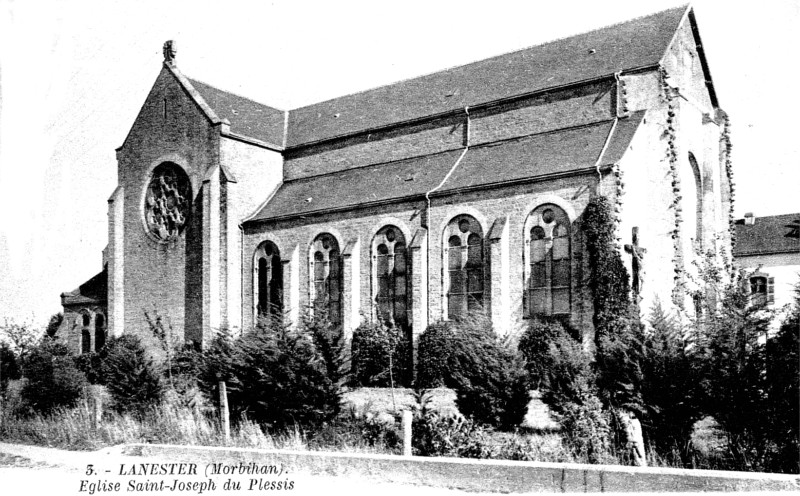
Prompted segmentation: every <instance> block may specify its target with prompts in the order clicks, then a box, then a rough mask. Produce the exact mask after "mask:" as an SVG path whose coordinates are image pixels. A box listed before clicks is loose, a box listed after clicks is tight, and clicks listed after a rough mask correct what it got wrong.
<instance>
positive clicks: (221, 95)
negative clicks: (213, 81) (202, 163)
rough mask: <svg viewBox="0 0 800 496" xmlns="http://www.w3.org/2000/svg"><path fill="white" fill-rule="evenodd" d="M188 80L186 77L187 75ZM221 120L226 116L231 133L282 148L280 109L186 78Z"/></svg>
mask: <svg viewBox="0 0 800 496" xmlns="http://www.w3.org/2000/svg"><path fill="white" fill-rule="evenodd" d="M187 79H188V78H187ZM189 82H190V83H191V84H192V86H194V89H195V90H197V92H198V93H200V95H201V96H202V97H203V100H205V101H206V103H207V104H208V106H209V107H211V108H212V109H214V112H215V113H216V114H217V116H218V117H219V118H220V119H228V121H229V122H230V123H231V127H230V130H231V132H233V133H236V134H240V135H242V136H247V137H249V138H255V139H257V140H259V141H264V142H266V143H269V144H271V145H274V146H277V147H281V146H282V145H283V134H284V127H285V126H284V121H285V118H284V114H285V112H284V111H283V110H278V109H275V108H272V107H270V106H269V105H264V104H262V103H258V102H255V101H253V100H250V99H249V98H245V97H242V96H239V95H235V94H233V93H230V92H227V91H224V90H221V89H218V88H215V87H213V86H211V85H208V84H206V83H203V82H201V81H197V80H194V79H189Z"/></svg>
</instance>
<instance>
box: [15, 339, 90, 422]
mask: <svg viewBox="0 0 800 496" xmlns="http://www.w3.org/2000/svg"><path fill="white" fill-rule="evenodd" d="M23 375H24V376H25V378H26V379H27V382H26V383H25V386H24V387H23V388H22V398H23V400H24V401H25V404H26V406H27V407H29V408H30V409H32V410H33V411H36V412H40V413H47V412H50V411H52V410H53V409H55V408H58V407H69V406H73V405H75V404H76V402H77V401H78V399H79V398H80V396H81V394H82V393H83V390H84V388H85V387H86V386H87V383H86V377H85V376H84V375H83V373H82V372H81V371H80V370H78V369H77V368H76V367H75V364H74V362H73V361H72V356H70V351H69V348H67V346H66V345H64V344H63V343H60V342H57V341H54V340H52V339H50V338H44V339H42V340H41V341H40V342H39V344H38V345H36V346H34V347H33V348H30V349H29V350H28V356H27V357H26V358H25V360H24V362H23Z"/></svg>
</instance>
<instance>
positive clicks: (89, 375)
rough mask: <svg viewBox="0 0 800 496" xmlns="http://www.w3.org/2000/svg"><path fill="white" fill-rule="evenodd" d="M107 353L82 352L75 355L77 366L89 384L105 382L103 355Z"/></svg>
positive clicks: (74, 359)
mask: <svg viewBox="0 0 800 496" xmlns="http://www.w3.org/2000/svg"><path fill="white" fill-rule="evenodd" d="M104 356H105V353H102V354H101V353H96V352H91V353H82V354H80V355H76V356H75V357H73V361H74V362H75V366H76V367H77V368H78V370H80V371H81V372H83V374H84V375H85V376H86V380H88V381H89V384H103V372H102V367H103V357H104Z"/></svg>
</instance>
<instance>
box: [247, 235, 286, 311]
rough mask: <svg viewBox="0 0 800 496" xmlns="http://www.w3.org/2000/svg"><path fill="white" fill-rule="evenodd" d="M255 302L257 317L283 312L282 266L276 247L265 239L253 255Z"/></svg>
mask: <svg viewBox="0 0 800 496" xmlns="http://www.w3.org/2000/svg"><path fill="white" fill-rule="evenodd" d="M254 299H255V304H256V315H257V317H259V318H264V317H276V316H280V315H281V313H282V312H283V267H282V265H281V257H280V252H279V251H278V247H277V246H275V244H274V243H272V242H270V241H265V242H263V243H261V245H260V246H259V247H258V249H257V250H256V256H255V298H254Z"/></svg>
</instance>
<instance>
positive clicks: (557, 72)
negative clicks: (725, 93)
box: [287, 6, 688, 147]
mask: <svg viewBox="0 0 800 496" xmlns="http://www.w3.org/2000/svg"><path fill="white" fill-rule="evenodd" d="M687 11H688V6H682V7H677V8H673V9H670V10H666V11H663V12H659V13H656V14H652V15H649V16H646V17H641V18H638V19H633V20H631V21H627V22H623V23H620V24H616V25H613V26H609V27H605V28H602V29H598V30H595V31H591V32H589V33H584V34H580V35H577V36H572V37H569V38H564V39H561V40H556V41H552V42H549V43H545V44H543V45H539V46H535V47H531V48H526V49H523V50H520V51H516V52H512V53H508V54H505V55H500V56H497V57H493V58H490V59H486V60H482V61H479V62H474V63H472V64H468V65H464V66H461V67H455V68H453V69H448V70H445V71H441V72H436V73H434V74H429V75H427V76H422V77H418V78H414V79H410V80H406V81H402V82H399V83H394V84H391V85H388V86H382V87H379V88H375V89H371V90H367V91H364V92H361V93H356V94H353V95H348V96H344V97H341V98H336V99H333V100H328V101H325V102H321V103H317V104H313V105H309V106H307V107H302V108H299V109H296V110H292V111H290V112H289V128H288V136H287V147H293V146H299V145H302V144H305V143H313V142H317V141H321V140H326V139H330V138H334V137H337V136H343V135H348V134H352V133H357V132H360V131H364V130H367V129H375V128H380V127H383V126H388V125H391V124H395V123H399V122H405V121H410V120H414V119H419V118H423V117H427V116H432V115H437V114H441V113H444V112H448V111H452V110H455V109H460V108H464V107H465V106H475V105H478V104H482V103H488V102H493V101H497V100H502V99H505V98H510V97H514V96H519V95H524V94H528V93H533V92H536V91H541V90H545V89H548V88H556V87H559V86H564V85H567V84H571V83H577V82H581V81H587V80H591V79H596V78H600V77H604V76H611V75H613V74H614V73H616V72H618V71H622V70H632V69H638V68H644V67H653V66H655V65H657V64H658V63H659V61H660V60H661V59H662V57H663V56H664V54H665V53H666V51H667V48H668V47H669V44H670V42H671V41H672V38H673V35H674V34H675V31H676V30H677V28H678V26H679V25H680V22H681V20H682V19H683V18H684V15H685V14H686V12H687ZM500 77H502V79H500Z"/></svg>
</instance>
